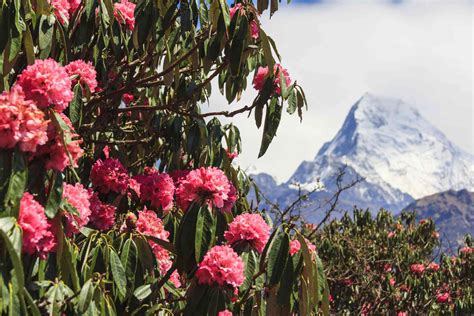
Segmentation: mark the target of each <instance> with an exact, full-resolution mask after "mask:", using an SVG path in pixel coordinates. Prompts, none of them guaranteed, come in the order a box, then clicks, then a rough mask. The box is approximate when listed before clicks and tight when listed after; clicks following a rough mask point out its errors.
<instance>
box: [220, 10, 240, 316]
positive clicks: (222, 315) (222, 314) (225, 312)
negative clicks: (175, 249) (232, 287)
mask: <svg viewBox="0 0 474 316" xmlns="http://www.w3.org/2000/svg"><path fill="white" fill-rule="evenodd" d="M239 4H240V3H239ZM217 316H232V312H231V311H229V310H227V309H226V310H223V311H220V312H219V313H218V314H217Z"/></svg>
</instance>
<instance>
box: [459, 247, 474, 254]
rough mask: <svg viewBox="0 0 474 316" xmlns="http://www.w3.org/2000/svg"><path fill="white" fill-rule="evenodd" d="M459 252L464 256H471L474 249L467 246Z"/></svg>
mask: <svg viewBox="0 0 474 316" xmlns="http://www.w3.org/2000/svg"><path fill="white" fill-rule="evenodd" d="M459 251H460V252H461V253H463V254H470V253H472V251H473V249H472V248H471V247H468V246H465V247H462V248H461V249H460V250H459Z"/></svg>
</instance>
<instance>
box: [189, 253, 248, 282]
mask: <svg viewBox="0 0 474 316" xmlns="http://www.w3.org/2000/svg"><path fill="white" fill-rule="evenodd" d="M196 278H197V280H198V283H199V284H208V285H218V286H224V285H228V286H231V287H234V288H235V287H239V286H241V285H242V283H243V282H244V262H243V261H242V259H241V258H240V257H239V255H238V254H237V253H236V252H235V251H234V250H233V249H232V248H231V247H229V246H227V245H225V246H214V247H213V248H211V249H210V250H209V251H208V252H207V253H206V255H205V256H204V259H203V260H202V262H201V263H199V265H198V269H197V271H196Z"/></svg>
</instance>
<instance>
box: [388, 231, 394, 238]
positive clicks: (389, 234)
mask: <svg viewBox="0 0 474 316" xmlns="http://www.w3.org/2000/svg"><path fill="white" fill-rule="evenodd" d="M395 236H396V234H395V232H388V234H387V237H388V238H393V237H395Z"/></svg>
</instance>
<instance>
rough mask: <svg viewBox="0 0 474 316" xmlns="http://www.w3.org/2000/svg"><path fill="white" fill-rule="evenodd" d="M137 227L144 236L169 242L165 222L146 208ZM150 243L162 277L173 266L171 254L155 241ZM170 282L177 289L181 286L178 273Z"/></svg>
mask: <svg viewBox="0 0 474 316" xmlns="http://www.w3.org/2000/svg"><path fill="white" fill-rule="evenodd" d="M135 225H136V229H137V231H139V232H140V233H142V234H144V235H148V236H152V237H156V238H159V239H162V240H164V241H168V237H169V235H170V233H169V232H168V231H166V230H165V227H164V226H163V222H162V221H161V219H159V218H158V216H156V213H155V212H153V211H150V210H147V209H146V208H144V209H143V211H139V212H138V220H137V221H136V222H135ZM148 243H149V244H150V247H151V249H152V250H153V253H154V254H155V257H156V259H157V261H158V265H159V269H160V273H161V274H162V275H164V274H166V272H168V270H169V269H170V268H171V265H172V262H171V258H170V253H169V252H168V250H166V249H164V248H163V247H161V246H160V245H158V244H157V243H156V242H154V241H153V240H149V241H148ZM170 280H171V281H172V282H173V284H174V285H175V286H176V287H180V286H181V282H180V280H179V275H178V274H177V272H176V271H174V272H173V274H172V275H171V278H170Z"/></svg>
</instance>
